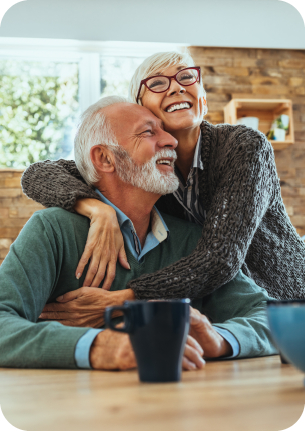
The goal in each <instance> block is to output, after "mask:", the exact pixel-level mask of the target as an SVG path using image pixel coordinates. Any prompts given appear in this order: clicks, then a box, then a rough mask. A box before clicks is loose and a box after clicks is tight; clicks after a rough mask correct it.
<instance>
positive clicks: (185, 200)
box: [174, 132, 205, 226]
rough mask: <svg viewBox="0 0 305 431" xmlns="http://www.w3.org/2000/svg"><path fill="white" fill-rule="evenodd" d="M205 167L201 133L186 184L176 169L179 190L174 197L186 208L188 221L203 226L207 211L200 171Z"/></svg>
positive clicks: (185, 212)
mask: <svg viewBox="0 0 305 431" xmlns="http://www.w3.org/2000/svg"><path fill="white" fill-rule="evenodd" d="M203 169H204V166H203V163H202V160H201V132H200V134H199V138H198V141H197V144H196V148H195V154H194V158H193V163H192V166H191V169H190V172H189V174H188V177H187V180H186V182H185V180H184V178H183V176H182V174H181V172H180V171H179V169H178V168H177V167H176V168H175V173H176V175H177V177H178V179H179V187H178V190H177V191H175V192H174V196H175V198H176V199H177V201H178V202H179V203H180V205H182V206H183V208H184V214H185V216H186V218H187V220H188V221H190V222H192V223H196V224H198V225H201V226H202V225H203V222H204V220H205V210H204V208H203V205H202V203H201V201H200V199H199V171H200V170H203Z"/></svg>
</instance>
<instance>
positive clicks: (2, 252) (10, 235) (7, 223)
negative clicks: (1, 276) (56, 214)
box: [0, 169, 43, 264]
mask: <svg viewBox="0 0 305 431" xmlns="http://www.w3.org/2000/svg"><path fill="white" fill-rule="evenodd" d="M22 172H23V170H20V169H14V170H13V169H8V170H6V169H1V170H0V264H1V263H2V262H3V259H4V258H5V256H6V254H7V252H8V251H9V248H10V245H11V244H12V242H13V241H14V240H15V239H16V237H17V236H18V234H19V232H20V231H21V229H22V227H23V226H24V224H25V223H26V222H27V220H28V219H29V218H30V217H31V215H32V214H33V213H34V212H35V211H37V210H39V209H41V208H43V207H42V206H41V205H39V204H37V203H35V202H34V201H32V200H31V199H28V198H27V197H26V196H25V195H24V194H23V193H22V190H21V186H20V178H21V175H22Z"/></svg>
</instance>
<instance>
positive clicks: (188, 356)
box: [182, 335, 205, 371]
mask: <svg viewBox="0 0 305 431" xmlns="http://www.w3.org/2000/svg"><path fill="white" fill-rule="evenodd" d="M202 355H203V350H202V348H201V346H200V345H199V343H198V342H197V341H196V340H195V339H194V338H193V337H191V336H190V335H188V337H187V340H186V345H185V348H184V354H183V360H182V368H183V370H186V371H191V370H201V369H202V368H203V367H204V366H205V361H204V359H203V358H202Z"/></svg>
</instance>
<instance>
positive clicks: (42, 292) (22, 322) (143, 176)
mask: <svg viewBox="0 0 305 431" xmlns="http://www.w3.org/2000/svg"><path fill="white" fill-rule="evenodd" d="M176 146H177V141H176V140H175V139H174V138H173V137H172V136H171V135H170V134H168V133H166V132H165V131H164V130H163V128H162V124H161V122H160V120H159V119H157V118H156V117H155V116H154V115H153V114H152V113H151V112H150V111H149V110H147V109H146V108H144V107H141V106H139V105H134V104H130V103H127V102H126V101H125V100H124V99H121V98H117V97H110V98H104V99H101V100H100V101H99V102H98V103H96V104H95V105H93V106H91V107H90V108H89V109H88V110H87V111H86V112H85V113H84V115H83V117H82V120H81V125H80V128H79V130H78V134H77V137H76V141H75V151H76V161H77V164H78V168H79V169H80V170H82V171H83V172H86V175H87V178H88V181H91V182H92V183H94V185H95V186H96V188H97V190H98V192H99V193H100V195H101V199H102V200H103V201H104V202H106V203H108V204H109V205H111V206H112V207H113V208H114V209H115V211H116V214H117V217H118V220H119V223H120V227H121V231H122V233H123V236H124V240H125V244H126V249H127V254H128V261H129V262H130V268H129V269H126V268H123V267H121V266H120V265H118V266H117V272H116V277H115V280H114V283H113V285H112V291H110V292H108V291H105V290H103V289H100V288H94V287H81V286H82V282H83V280H84V277H85V273H84V274H83V276H82V278H81V279H80V280H76V279H74V278H73V279H71V277H70V274H71V273H72V272H73V271H72V269H73V268H75V267H76V266H77V263H78V261H79V258H80V256H81V253H82V250H83V249H84V245H85V242H86V238H87V234H88V229H89V221H88V219H87V218H85V217H82V216H80V215H77V214H71V213H68V212H66V211H64V210H62V209H58V208H52V209H46V210H42V211H38V212H37V213H35V214H34V215H33V216H32V217H31V219H30V220H29V221H28V223H27V224H26V225H25V227H24V228H23V230H22V231H21V233H20V235H19V237H18V238H17V240H16V241H15V243H14V244H13V245H12V247H11V250H10V252H9V254H8V256H7V257H6V259H5V260H4V262H3V264H2V266H1V267H0V277H1V285H0V327H1V333H0V366H7V367H31V368H42V367H52V368H77V367H78V368H90V367H92V368H94V369H127V368H131V367H134V366H135V358H134V354H133V351H132V348H131V345H130V342H129V338H128V336H127V335H126V334H119V333H113V332H111V331H109V330H107V329H106V330H102V329H93V328H101V326H102V325H103V323H104V322H103V309H104V308H105V306H107V305H114V304H121V303H122V302H123V301H124V300H126V299H133V298H134V297H133V293H132V291H131V290H129V289H125V286H126V285H127V283H128V281H130V280H131V279H133V278H136V277H139V276H140V275H141V274H144V273H148V272H154V271H156V270H158V269H161V268H163V267H165V266H167V265H169V264H171V263H173V262H175V261H177V260H178V259H180V258H182V257H184V256H187V255H188V254H190V252H191V251H192V250H193V249H194V248H195V246H196V244H197V241H198V239H199V237H200V228H199V227H197V226H196V225H193V224H191V223H188V222H185V221H183V220H178V219H175V218H173V217H170V216H167V215H164V216H161V214H160V213H159V212H158V211H157V210H156V209H155V208H154V204H155V202H156V201H157V199H158V198H159V197H160V196H161V195H162V194H166V193H171V192H173V191H174V190H175V189H176V188H177V187H178V181H177V178H176V176H175V174H174V172H173V164H174V160H175V157H176V154H175V148H176ZM190 276H191V274H190ZM266 299H268V296H267V293H266V292H265V291H264V290H263V289H261V288H259V287H258V286H256V285H255V283H254V282H253V281H252V280H250V279H249V278H247V277H246V276H245V275H243V274H242V273H241V272H239V273H238V274H237V276H236V277H235V279H233V280H232V281H231V282H229V283H227V284H226V285H224V286H223V287H221V288H220V289H218V290H217V291H216V292H214V293H213V294H211V295H209V296H208V297H206V298H204V300H202V299H195V300H194V301H193V307H195V308H196V309H197V310H193V311H192V318H191V332H190V333H191V335H192V336H193V338H192V337H189V341H188V345H187V347H186V350H185V357H184V362H183V364H184V368H185V369H192V368H196V367H197V368H201V367H202V365H203V364H204V361H203V359H202V355H204V356H205V357H214V358H217V357H237V356H238V357H247V356H262V355H269V354H274V353H276V350H275V349H274V347H273V346H272V343H271V341H270V334H269V331H268V327H267V322H266V316H265V310H264V307H265V301H266ZM55 300H57V302H59V304H58V303H57V304H56V303H55V304H53V302H54V301H55ZM46 303H49V304H48V305H47V307H46V308H45V310H44V313H42V310H43V308H44V306H45V304H46ZM52 310H53V311H52ZM54 310H55V311H54ZM41 313H42V314H41ZM201 313H204V314H201ZM39 316H40V318H41V319H42V320H41V319H39ZM46 319H51V320H53V321H49V320H46ZM117 319H118V321H119V319H120V318H119V317H117ZM56 320H59V322H61V323H63V324H61V323H59V322H58V321H56ZM211 321H213V324H211ZM88 327H91V328H88Z"/></svg>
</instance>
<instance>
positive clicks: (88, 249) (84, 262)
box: [75, 244, 92, 280]
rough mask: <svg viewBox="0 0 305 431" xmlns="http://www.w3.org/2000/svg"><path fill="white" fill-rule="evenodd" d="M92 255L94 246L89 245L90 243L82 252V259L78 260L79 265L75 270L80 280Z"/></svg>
mask: <svg viewBox="0 0 305 431" xmlns="http://www.w3.org/2000/svg"><path fill="white" fill-rule="evenodd" d="M91 256H92V248H91V246H90V247H89V245H88V244H86V247H85V250H84V252H83V254H82V257H81V258H80V261H79V262H78V265H77V268H76V271H75V276H76V278H77V279H78V280H79V279H80V278H81V276H82V275H83V272H84V269H85V266H86V265H87V263H88V262H89V259H90V257H91Z"/></svg>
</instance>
